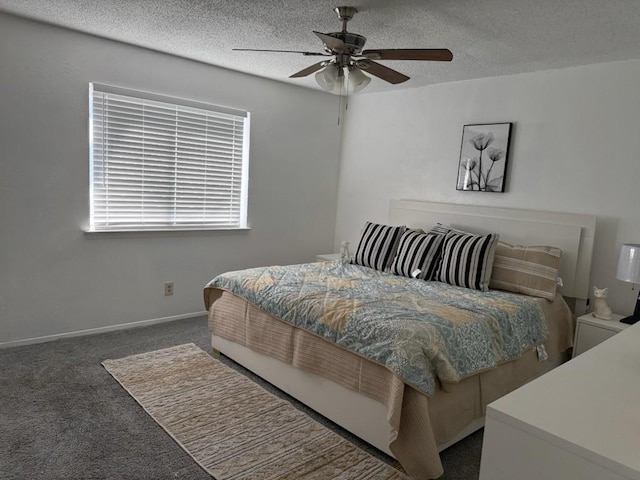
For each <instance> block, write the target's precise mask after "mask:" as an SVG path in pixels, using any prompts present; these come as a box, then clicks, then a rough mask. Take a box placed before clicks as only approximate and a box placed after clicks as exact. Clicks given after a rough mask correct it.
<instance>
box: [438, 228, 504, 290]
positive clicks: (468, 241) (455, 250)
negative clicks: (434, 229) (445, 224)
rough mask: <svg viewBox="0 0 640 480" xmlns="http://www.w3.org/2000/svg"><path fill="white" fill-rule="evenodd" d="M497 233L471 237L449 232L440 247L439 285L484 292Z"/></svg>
mask: <svg viewBox="0 0 640 480" xmlns="http://www.w3.org/2000/svg"><path fill="white" fill-rule="evenodd" d="M496 243H498V234H497V233H491V234H489V235H472V234H467V233H462V232H459V231H450V232H449V233H447V235H446V236H445V237H444V242H443V244H442V262H441V264H440V270H439V271H438V274H437V280H438V281H440V282H444V283H448V284H450V285H456V286H458V287H465V288H472V289H474V290H481V291H483V292H486V291H487V290H488V289H489V281H490V279H491V270H492V267H493V257H494V253H495V249H496Z"/></svg>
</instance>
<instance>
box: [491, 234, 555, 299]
mask: <svg viewBox="0 0 640 480" xmlns="http://www.w3.org/2000/svg"><path fill="white" fill-rule="evenodd" d="M561 256H562V250H560V249H559V248H556V247H546V246H543V247H523V246H521V245H516V246H513V245H509V244H508V243H503V242H498V246H497V247H496V254H495V259H494V261H493V272H492V273H491V283H490V284H489V286H490V287H491V288H497V289H500V290H507V291H509V292H515V293H524V294H525V295H531V296H533V297H541V298H546V299H547V300H553V299H554V298H555V297H556V285H557V281H558V270H559V269H560V257H561Z"/></svg>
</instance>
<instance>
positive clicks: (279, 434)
mask: <svg viewBox="0 0 640 480" xmlns="http://www.w3.org/2000/svg"><path fill="white" fill-rule="evenodd" d="M102 365H103V366H104V367H105V368H106V369H107V371H108V372H109V373H110V374H111V375H112V376H113V377H114V378H115V379H116V380H117V381H118V382H119V383H120V384H121V385H122V386H123V387H124V388H125V389H126V390H127V391H128V392H129V393H130V394H131V396H132V397H133V398H135V399H136V401H137V402H138V403H139V404H140V405H141V406H142V407H143V408H144V409H145V410H146V411H147V413H149V415H151V416H152V417H153V419H154V420H155V421H156V422H158V424H160V426H162V428H164V429H165V430H166V432H167V433H168V434H169V435H171V437H173V438H174V439H175V440H176V441H177V442H178V444H180V446H182V448H184V449H185V451H186V452H187V453H188V454H189V455H191V457H193V459H194V460H195V461H196V462H197V463H198V464H199V465H200V466H201V467H202V468H204V469H205V470H206V471H207V472H208V473H209V474H211V475H212V476H213V477H214V478H216V479H217V480H232V479H292V480H293V479H296V480H297V479H318V480H319V479H322V480H325V479H345V480H346V479H362V480H365V479H367V480H369V479H408V477H407V476H406V475H404V474H403V473H401V472H399V471H398V470H396V469H395V468H393V467H391V466H390V465H388V464H386V463H384V462H382V461H380V460H378V459H377V458H375V457H373V456H371V455H369V454H368V453H366V452H364V451H363V450H361V449H360V448H358V447H357V446H355V445H354V444H353V443H351V442H349V441H348V440H345V439H344V438H343V437H341V436H340V435H338V434H337V433H335V432H333V431H331V430H330V429H328V428H326V427H325V426H324V425H322V424H320V423H319V422H317V421H315V420H313V419H312V418H311V417H309V416H308V415H306V414H305V413H304V412H301V411H300V410H297V409H296V408H295V407H294V406H292V405H291V404H290V403H289V402H287V401H286V400H284V399H281V398H279V397H277V396H275V395H273V394H272V393H270V392H268V391H266V390H265V389H263V388H262V387H260V386H259V385H258V384H256V383H255V382H253V381H252V380H251V379H249V378H248V377H246V376H244V375H242V374H241V373H238V372H236V371H235V370H233V369H232V368H230V367H227V366H226V365H224V364H223V363H221V362H220V361H218V360H216V359H215V358H213V357H212V356H210V355H209V354H207V353H206V352H204V351H202V350H201V349H200V348H198V347H197V346H195V345H193V344H186V345H180V346H177V347H172V348H167V349H163V350H158V351H155V352H149V353H143V354H140V355H132V356H130V357H126V358H121V359H118V360H105V361H104V362H103V363H102Z"/></svg>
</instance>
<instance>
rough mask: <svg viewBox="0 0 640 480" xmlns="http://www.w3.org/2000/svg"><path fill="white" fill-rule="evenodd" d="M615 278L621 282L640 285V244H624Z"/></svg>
mask: <svg viewBox="0 0 640 480" xmlns="http://www.w3.org/2000/svg"><path fill="white" fill-rule="evenodd" d="M616 278H617V279H618V280H622V281H623V282H629V283H640V244H637V243H625V244H624V245H622V247H621V248H620V257H619V258H618V270H617V272H616Z"/></svg>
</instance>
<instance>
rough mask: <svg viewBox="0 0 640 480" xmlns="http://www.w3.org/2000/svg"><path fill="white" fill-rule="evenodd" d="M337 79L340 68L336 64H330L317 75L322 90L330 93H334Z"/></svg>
mask: <svg viewBox="0 0 640 480" xmlns="http://www.w3.org/2000/svg"><path fill="white" fill-rule="evenodd" d="M337 78H338V66H337V65H336V64H335V63H330V64H329V65H327V66H326V67H324V68H323V69H322V70H320V71H319V72H318V73H316V82H318V85H320V88H322V89H323V90H326V91H328V92H330V91H332V90H333V89H334V88H335V85H336V79H337Z"/></svg>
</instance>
